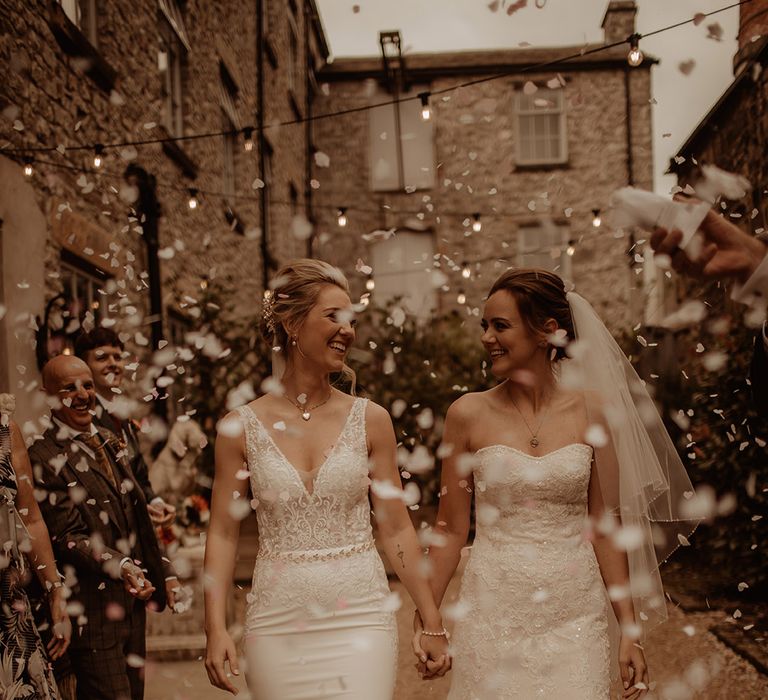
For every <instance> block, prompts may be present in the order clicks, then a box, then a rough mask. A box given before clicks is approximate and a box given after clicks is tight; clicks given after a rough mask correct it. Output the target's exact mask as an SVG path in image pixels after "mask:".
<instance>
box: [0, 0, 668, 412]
mask: <svg viewBox="0 0 768 700" xmlns="http://www.w3.org/2000/svg"><path fill="white" fill-rule="evenodd" d="M635 12H636V8H635V4H634V2H632V1H631V0H612V1H611V2H610V3H609V4H608V10H607V12H606V15H605V19H604V22H603V27H604V30H605V42H606V43H612V42H615V41H622V40H624V39H626V38H627V36H628V35H630V34H631V33H632V32H633V31H634V18H635ZM0 17H1V18H2V20H1V21H2V23H3V26H2V29H3V32H2V38H1V39H0V60H2V62H3V65H4V66H5V67H6V76H5V77H6V79H5V81H4V82H3V86H2V88H0V124H1V125H2V127H1V128H2V142H1V144H0V146H2V149H1V150H2V151H3V152H2V153H0V180H1V181H2V183H3V185H2V188H0V218H1V219H2V228H1V229H0V231H1V233H2V248H1V253H2V285H1V287H2V297H1V298H0V304H2V311H3V314H0V316H2V318H0V356H2V358H4V359H3V361H2V362H0V387H3V388H5V387H8V388H9V390H11V391H14V392H15V393H16V394H17V397H18V399H19V402H20V408H19V415H20V417H21V418H22V419H23V418H26V417H28V416H31V415H34V414H35V413H36V412H37V411H36V410H35V409H34V407H33V405H32V404H33V403H34V402H35V397H38V399H37V400H39V392H37V391H36V388H37V386H38V384H39V375H38V370H37V366H38V364H39V362H40V360H41V357H44V355H45V353H47V352H49V351H50V352H60V351H62V350H65V349H66V344H67V343H68V342H71V337H72V336H73V335H74V334H75V333H76V332H77V330H78V326H79V323H80V322H81V321H85V322H86V323H89V322H92V323H101V322H103V321H104V320H105V319H108V321H107V322H108V323H111V324H114V327H115V328H117V329H118V330H119V331H120V332H121V334H122V335H123V337H124V338H125V339H126V341H127V345H128V347H129V349H130V351H131V352H133V353H136V354H137V355H139V356H140V357H142V358H143V359H146V358H147V357H148V355H149V352H150V350H151V349H152V348H153V347H157V346H158V345H159V344H160V343H161V341H163V342H165V341H168V342H171V343H174V342H176V341H178V340H179V339H180V338H181V337H183V335H184V332H185V330H190V329H195V327H196V319H197V317H198V316H199V314H200V303H199V300H200V298H201V296H202V294H201V292H202V290H203V289H206V288H208V289H210V288H211V287H212V286H213V287H217V288H220V289H221V290H224V293H225V295H226V297H227V299H228V300H231V301H232V302H233V303H234V306H235V307H236V309H237V308H241V309H243V310H247V311H252V310H253V308H254V305H255V304H257V303H258V300H260V298H261V294H262V291H263V288H264V285H265V283H266V281H267V280H268V279H269V277H270V275H271V274H273V273H274V271H275V270H276V268H277V267H278V266H279V265H280V264H281V263H283V262H285V261H286V260H288V259H290V258H292V257H296V256H301V255H307V254H310V255H315V256H317V257H322V258H325V259H328V260H330V261H331V262H334V263H336V264H338V265H340V266H342V267H343V268H344V269H345V270H346V271H347V272H348V273H349V275H350V277H351V278H352V281H353V287H354V291H355V294H356V295H357V294H364V293H366V292H369V293H370V292H371V290H370V289H367V288H366V283H367V285H368V287H371V286H373V287H374V289H373V291H372V295H371V297H370V299H371V300H372V301H373V302H374V303H376V304H380V303H384V302H386V301H387V300H388V299H391V298H392V297H394V296H396V295H398V294H404V295H405V296H406V297H407V300H406V304H407V306H408V307H409V308H410V310H411V311H413V312H414V313H417V314H420V315H421V316H426V315H427V314H428V313H431V312H433V311H436V312H438V313H442V312H447V311H451V310H459V311H461V312H462V313H465V312H466V311H468V312H469V313H473V312H475V313H476V309H477V307H478V305H479V303H480V301H481V299H482V296H483V294H484V293H485V291H486V290H487V288H488V286H489V284H490V282H491V281H492V279H493V278H494V277H495V276H496V275H497V274H498V273H499V272H500V271H501V270H502V269H504V268H505V267H507V266H509V265H528V266H533V265H535V266H545V267H550V268H553V269H555V270H557V271H559V272H561V274H563V276H565V277H567V278H569V279H572V280H573V281H574V282H575V284H576V285H577V287H578V289H579V290H580V291H582V292H583V293H584V294H585V295H586V296H588V297H589V298H590V299H591V300H592V301H593V302H594V303H595V305H596V306H597V308H598V310H599V311H600V312H601V313H602V314H603V315H604V317H605V318H606V319H607V321H608V323H609V324H610V325H611V326H612V327H613V328H615V329H619V328H625V327H626V326H627V325H629V324H634V322H635V320H636V319H637V318H638V316H639V315H641V310H642V308H643V301H642V300H643V295H644V289H643V275H642V274H640V272H641V270H640V268H639V267H638V265H637V264H636V261H635V259H634V257H633V256H634V254H635V252H636V251H634V250H629V249H630V248H631V241H628V240H627V239H623V238H615V237H614V235H613V234H612V232H610V231H608V230H607V228H606V227H605V226H601V227H595V226H593V223H592V222H593V218H594V211H599V210H604V209H605V206H606V203H607V200H608V197H609V195H610V193H611V192H612V191H613V190H614V189H616V188H617V187H621V186H623V185H627V184H634V185H636V186H638V187H644V188H647V189H650V188H651V183H652V165H651V159H652V156H651V115H650V110H651V107H650V99H651V67H652V65H653V63H654V62H655V60H654V59H652V58H648V57H646V59H645V60H644V61H643V63H642V64H641V65H640V66H639V67H636V68H631V67H630V66H629V65H628V63H627V52H626V46H618V47H615V48H613V49H609V50H604V51H601V52H599V53H594V54H590V53H589V52H588V50H589V49H590V48H597V47H563V48H558V49H531V48H525V49H523V48H521V49H515V50H509V51H484V52H467V53H445V54H430V55H408V56H405V57H403V56H402V55H401V54H400V53H399V51H398V50H397V45H396V42H397V41H398V40H399V36H398V35H397V33H391V32H390V33H383V35H382V42H383V43H382V51H383V53H384V54H386V56H387V60H386V62H384V60H383V59H382V58H365V59H342V60H336V61H327V60H326V59H327V58H328V55H329V51H328V47H327V45H326V39H325V36H324V33H323V29H322V26H321V22H320V19H319V16H318V12H317V8H316V6H315V3H314V0H286V1H285V2H282V0H258V2H256V3H251V4H243V3H239V2H236V1H235V0H222V2H217V3H210V2H204V0H139V1H138V2H136V3H132V4H131V5H130V7H128V6H127V5H125V4H124V3H118V2H97V1H96V0H33V1H32V2H19V1H18V0H0ZM393 49H394V50H393ZM568 55H573V56H572V57H571V58H570V59H569V60H568V61H566V62H563V63H559V64H558V65H557V67H556V68H552V69H551V70H540V71H537V72H533V71H532V70H531V67H532V66H535V65H538V64H540V63H542V62H546V61H551V60H553V59H556V58H561V57H563V56H568ZM501 73H503V74H504V75H503V77H497V76H498V74H501ZM491 77H493V78H494V79H493V80H489V78H491ZM465 81H474V82H475V83H476V84H474V85H473V86H471V87H466V88H463V89H461V90H459V91H453V90H448V88H451V87H452V86H454V85H455V84H456V83H459V82H465ZM441 91H442V92H441ZM422 93H429V96H428V97H427V98H426V100H425V101H426V103H427V104H428V105H429V108H430V119H429V120H427V121H425V120H423V119H422V118H421V109H422V106H423V105H422V97H419V95H420V94H422ZM393 97H404V98H411V99H410V100H409V101H406V102H403V103H402V105H401V109H400V110H398V111H395V110H394V109H393V108H392V105H391V104H386V103H388V102H390V101H391V100H392V99H393ZM379 103H385V104H382V105H380V106H379V107H377V108H375V109H367V108H368V107H370V106H371V105H376V104H379ZM360 108H364V109H363V110H362V111H354V110H360ZM349 109H351V110H353V111H352V112H351V113H348V114H345V115H342V116H337V117H334V118H330V119H325V118H323V119H318V120H314V119H313V117H314V116H318V115H320V116H322V115H323V114H327V113H332V112H338V111H342V110H349ZM248 127H254V129H253V131H252V132H251V131H249V130H247V128H248ZM221 131H227V132H230V133H229V134H228V135H225V136H216V137H214V138H198V137H199V136H201V135H205V134H209V133H211V132H214V133H215V132H221ZM169 136H170V137H185V138H183V139H182V140H179V141H175V142H173V143H170V142H166V143H134V145H122V146H111V144H118V143H125V142H146V141H157V140H162V139H163V138H167V137H169ZM248 136H250V138H251V140H252V142H253V147H252V148H251V149H250V150H246V148H245V146H246V138H247V137H248ZM94 144H103V145H104V146H105V148H104V149H103V151H101V152H100V153H98V154H97V153H96V152H95V150H91V148H90V146H92V145H94ZM83 145H88V146H89V148H85V149H83V148H82V146H83ZM52 147H53V148H56V149H57V150H54V151H39V150H38V151H36V150H33V149H40V148H52ZM25 149H27V150H25ZM96 155H99V156H100V157H101V159H102V163H101V165H100V167H98V168H97V167H96V166H95V164H94V157H95V156H96ZM30 157H31V158H33V159H34V162H33V163H30V164H29V166H30V168H31V174H29V175H26V174H25V160H26V159H27V158H30ZM193 197H194V200H195V203H196V204H197V206H196V207H195V208H194V209H193V208H190V201H191V199H192V198H193ZM155 199H156V200H157V205H158V206H155ZM340 209H344V210H345V211H344V214H345V216H346V217H347V221H348V223H347V225H346V226H345V227H341V226H340V225H339V216H338V215H339V213H340V212H339V210H340ZM476 215H477V216H476ZM478 228H479V229H480V230H476V229H478ZM393 234H394V235H393ZM628 250H629V252H630V255H629V256H628V254H627V253H628ZM358 259H361V260H362V261H363V262H364V263H366V264H370V265H371V266H372V268H373V277H372V279H368V278H367V276H366V275H365V274H363V273H361V272H359V271H358V268H360V266H359V265H356V262H357V260H358ZM362 269H365V268H362ZM38 327H43V328H49V329H50V333H49V338H48V340H46V339H45V338H44V337H43V336H42V335H41V334H40V333H39V332H38V331H37V328H38ZM67 336H69V337H67ZM38 341H39V342H38ZM54 341H55V342H54ZM36 343H37V345H38V347H40V348H42V350H43V352H37V351H36V347H35V346H36ZM49 343H50V345H51V347H48V345H49Z"/></svg>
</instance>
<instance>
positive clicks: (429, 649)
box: [411, 610, 452, 680]
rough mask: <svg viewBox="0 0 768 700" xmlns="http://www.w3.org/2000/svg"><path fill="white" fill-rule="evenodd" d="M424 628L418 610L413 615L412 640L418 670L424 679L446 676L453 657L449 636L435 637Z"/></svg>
mask: <svg viewBox="0 0 768 700" xmlns="http://www.w3.org/2000/svg"><path fill="white" fill-rule="evenodd" d="M423 630H424V628H423V625H422V622H421V615H419V611H418V610H416V611H415V612H414V615H413V632H414V634H413V640H412V642H411V644H412V649H413V653H414V654H415V655H416V658H417V659H418V660H419V661H418V663H416V670H417V671H418V672H419V674H421V677H422V679H423V680H428V679H431V678H434V677H435V676H444V675H445V674H446V673H447V672H448V671H449V670H450V668H451V664H452V658H451V655H450V651H449V648H448V638H447V637H443V636H440V637H435V636H432V635H425V634H422V632H423Z"/></svg>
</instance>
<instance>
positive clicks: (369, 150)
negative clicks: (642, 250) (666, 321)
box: [315, 1, 655, 330]
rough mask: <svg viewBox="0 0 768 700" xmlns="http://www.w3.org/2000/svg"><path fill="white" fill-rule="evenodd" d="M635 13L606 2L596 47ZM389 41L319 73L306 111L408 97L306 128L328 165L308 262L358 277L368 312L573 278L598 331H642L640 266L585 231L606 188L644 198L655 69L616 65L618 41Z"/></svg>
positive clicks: (450, 304)
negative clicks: (420, 45)
mask: <svg viewBox="0 0 768 700" xmlns="http://www.w3.org/2000/svg"><path fill="white" fill-rule="evenodd" d="M635 12H636V8H635V4H634V3H633V2H624V1H622V2H611V3H609V5H608V10H607V12H606V15H605V19H604V22H603V28H604V32H605V43H606V44H610V43H613V42H616V41H622V40H624V39H626V38H627V37H628V36H629V35H631V34H632V33H633V32H634V19H635ZM398 40H399V37H398V36H392V35H390V34H387V35H383V36H382V57H378V58H376V57H371V58H359V59H358V58H345V59H338V60H335V61H333V62H332V63H330V64H329V65H327V66H325V67H324V68H323V69H322V70H321V71H320V75H319V79H320V81H321V83H323V87H324V89H323V90H321V93H320V96H319V97H318V100H317V108H316V109H317V111H318V113H322V112H326V111H332V110H347V109H349V110H355V109H357V108H360V107H363V106H366V105H381V104H382V103H385V102H388V101H391V100H393V99H397V98H402V99H405V100H407V101H404V102H402V103H401V105H400V110H399V113H398V112H396V111H395V109H394V107H393V106H392V105H386V106H379V107H376V108H375V109H372V110H369V111H353V112H352V113H350V114H348V115H346V116H345V117H344V118H341V119H332V120H325V121H320V122H318V123H317V125H316V134H317V140H318V143H319V144H320V145H321V146H322V148H323V150H324V152H325V153H326V154H327V155H328V156H329V158H330V165H329V167H328V168H325V169H319V170H318V171H317V172H316V178H317V179H318V181H319V183H320V187H319V189H318V192H317V198H316V205H317V206H316V209H315V215H316V219H317V222H318V238H317V245H316V252H317V253H318V254H319V255H320V256H321V257H325V258H327V259H329V260H331V261H333V262H336V263H338V264H341V265H343V266H345V267H346V268H347V269H348V271H349V272H350V274H351V275H352V276H353V278H355V280H356V284H357V289H359V290H360V292H362V293H364V292H365V288H364V285H363V283H364V282H366V281H367V282H368V287H369V288H370V287H373V292H372V294H371V300H372V301H373V302H375V303H385V302H387V301H388V300H390V299H392V298H393V297H395V296H397V295H405V296H406V297H407V298H406V299H405V300H404V301H405V304H406V305H407V306H408V307H409V308H410V309H411V310H412V311H414V312H416V313H421V314H423V315H424V316H426V315H428V313H430V311H431V310H434V309H436V310H437V311H438V312H446V311H451V310H459V311H460V312H461V313H465V312H469V313H470V314H471V313H474V312H476V310H477V307H478V306H479V305H480V302H481V300H482V297H483V296H484V294H485V293H486V292H487V290H488V288H489V286H490V284H491V282H492V280H493V279H494V278H495V277H496V276H497V275H498V274H499V273H500V272H501V271H503V270H504V269H505V268H507V267H508V266H539V267H548V268H550V269H554V270H555V271H557V272H559V273H560V274H562V275H563V276H564V277H566V278H568V279H570V280H572V281H573V282H574V283H575V284H576V287H577V288H578V289H579V290H580V291H581V292H583V293H584V294H585V296H587V297H588V298H589V299H590V300H591V301H592V302H593V303H594V304H595V306H596V308H597V309H598V310H599V312H600V313H601V314H602V315H603V316H604V317H605V318H606V320H607V322H608V323H609V325H610V326H611V327H612V328H614V329H616V330H618V329H624V328H627V327H628V326H632V325H635V323H637V322H638V321H640V320H642V310H643V306H644V304H643V295H644V291H643V285H644V275H643V274H642V259H641V257H638V258H637V260H635V258H634V255H635V253H636V252H637V251H635V250H634V249H633V250H631V251H629V248H630V247H631V245H632V244H631V242H630V241H628V240H627V239H626V238H618V239H617V238H615V237H614V235H613V233H612V232H611V231H609V230H608V229H607V227H606V226H605V225H601V226H599V227H595V226H593V219H594V218H595V214H594V211H595V210H600V211H602V212H604V211H605V208H606V205H607V202H608V198H609V196H610V194H611V192H613V191H614V190H615V189H617V188H619V187H622V186H625V185H635V186H637V187H641V188H644V189H652V151H651V104H650V102H651V67H652V65H653V64H654V63H655V60H654V59H651V58H648V57H646V59H645V60H644V61H643V63H642V65H640V66H639V67H635V68H633V67H630V66H629V65H628V61H627V46H626V45H624V46H617V47H615V48H611V49H608V50H605V51H601V52H599V53H593V54H590V53H589V52H588V51H589V49H591V48H595V47H593V46H587V47H581V46H578V47H562V48H557V49H539V48H536V49H532V48H520V49H513V50H503V51H472V52H462V53H436V54H408V55H406V56H399V55H398V52H397V44H398ZM564 56H572V58H571V59H570V60H568V61H566V62H563V63H559V64H558V65H557V66H556V67H553V68H552V69H549V70H538V71H532V70H531V67H532V66H535V65H539V64H541V63H544V62H548V61H553V60H555V59H558V58H562V57H564ZM384 57H386V58H384ZM469 81H475V82H476V84H474V85H471V86H468V87H463V88H461V89H460V90H457V91H454V90H450V88H451V87H453V86H455V85H456V84H459V83H464V82H469ZM425 95H426V98H425V97H424V96H425ZM424 99H426V101H427V103H428V105H429V109H430V112H431V113H430V118H429V120H428V121H427V122H425V121H423V120H422V119H421V116H420V115H421V110H422V108H423V106H424V105H423V102H424ZM340 209H344V215H345V217H346V222H347V223H346V226H344V227H341V226H339V223H338V215H339V210H340ZM477 215H479V217H478V216H477ZM478 228H479V229H480V230H479V231H477V230H476V229H478ZM628 251H629V252H630V254H629V255H628ZM638 255H639V252H638ZM358 259H362V260H363V262H364V263H366V264H367V265H369V266H370V267H372V268H373V279H372V280H366V279H365V275H364V274H360V273H359V272H356V271H355V269H354V265H355V262H356V261H357V260H358ZM358 267H360V266H358ZM363 269H365V268H363ZM366 271H367V270H366Z"/></svg>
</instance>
